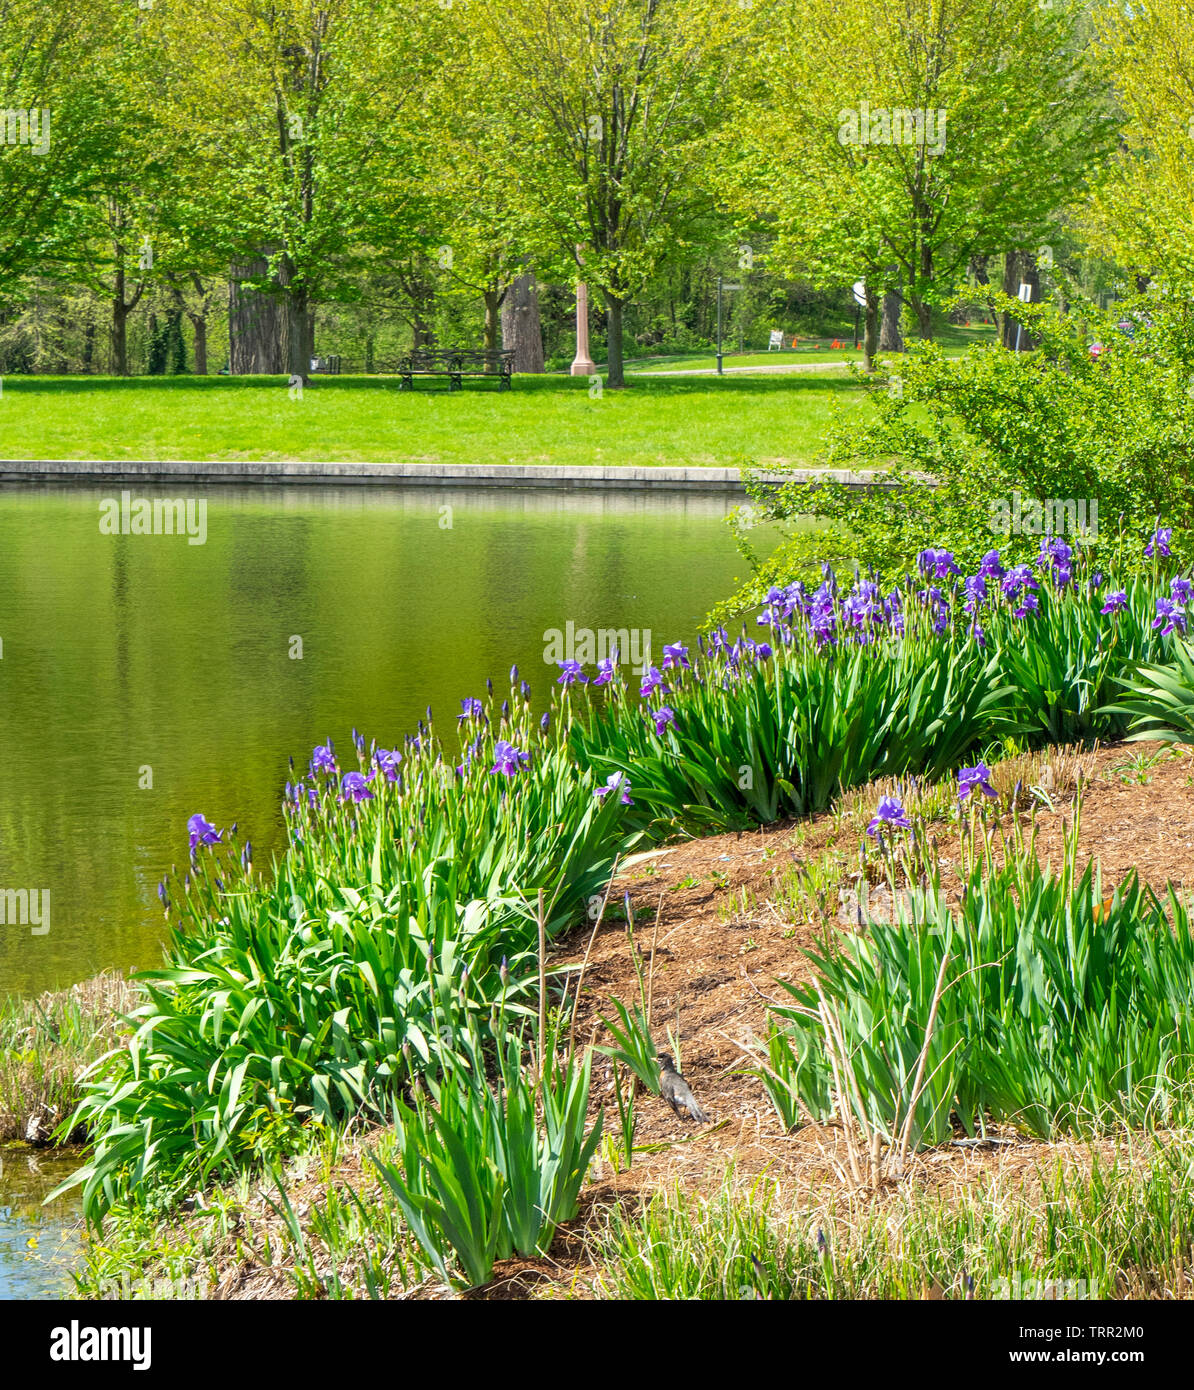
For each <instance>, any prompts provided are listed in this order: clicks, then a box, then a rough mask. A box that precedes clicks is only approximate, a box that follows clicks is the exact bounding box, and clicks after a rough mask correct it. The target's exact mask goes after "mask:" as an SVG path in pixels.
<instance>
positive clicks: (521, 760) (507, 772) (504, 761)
mask: <svg viewBox="0 0 1194 1390" xmlns="http://www.w3.org/2000/svg"><path fill="white" fill-rule="evenodd" d="M530 765H531V755H530V754H529V753H523V752H521V751H520V750H519V749H517V748H515V747H514V745H513V744H511V743H507V742H506V740H505V739H504V738H499V739H498V741H497V743H496V744H495V745H494V749H493V766H492V767H491V768H490V769H489V773H490V776H492V775H493V774H494V773H495V772H500V773H502V774H503V776H506V777H513V776H514V774H515V773H516V772H519V771H520V770H521V769H522V768H524V767H530Z"/></svg>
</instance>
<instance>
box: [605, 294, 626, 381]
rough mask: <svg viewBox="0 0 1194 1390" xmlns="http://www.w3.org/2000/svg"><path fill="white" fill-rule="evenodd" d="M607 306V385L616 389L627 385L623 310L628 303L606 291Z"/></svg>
mask: <svg viewBox="0 0 1194 1390" xmlns="http://www.w3.org/2000/svg"><path fill="white" fill-rule="evenodd" d="M605 305H606V313H605V321H606V327H607V331H608V339H609V341H608V342H607V343H606V347H605V371H606V377H605V384H606V385H607V386H611V387H615V388H616V387H621V386H625V385H626V374H625V371H624V370H623V366H622V310H623V309H624V308H625V307H626V301H625V300H624V299H618V298H616V297H615V296H614V295H612V294H610V293H609V292H608V291H606V295H605Z"/></svg>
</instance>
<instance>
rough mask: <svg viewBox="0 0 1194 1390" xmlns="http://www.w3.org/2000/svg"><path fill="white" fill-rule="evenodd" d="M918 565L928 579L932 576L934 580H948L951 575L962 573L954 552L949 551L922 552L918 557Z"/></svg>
mask: <svg viewBox="0 0 1194 1390" xmlns="http://www.w3.org/2000/svg"><path fill="white" fill-rule="evenodd" d="M916 563H917V565H918V567H919V569H920V572H921V574H923V575H924V576H925V578H926V579H927V578H929V577H930V576H931V577H932V578H934V579H948V578H949V576H950V575H951V574H960V573H961V570H959V569H958V566H957V563H956V562H955V560H954V557H953V553H952V551H949V550H922V551H921V552H920V554H919V555H918V556H917V557H916Z"/></svg>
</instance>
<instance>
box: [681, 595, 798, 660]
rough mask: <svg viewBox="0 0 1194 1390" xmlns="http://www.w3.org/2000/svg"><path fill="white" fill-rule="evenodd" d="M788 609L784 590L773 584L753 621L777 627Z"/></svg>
mask: <svg viewBox="0 0 1194 1390" xmlns="http://www.w3.org/2000/svg"><path fill="white" fill-rule="evenodd" d="M790 611H791V610H790V609H789V608H788V606H787V599H786V595H785V594H784V591H783V590H782V589H778V588H776V586H775V585H774V584H773V585H772V586H771V588H770V589H768V590H767V595H766V597H765V598H764V600H763V611H762V613H760V614H759V616H758V618H756V619H755V621H756V622H757V623H758V624H759V626H761V627H778V626H779V625H780V623H782V622H783V620H784V619H785V618H786V617H787V615H788V613H789V612H790ZM666 651H667V648H666V647H665V648H664V652H665V653H666Z"/></svg>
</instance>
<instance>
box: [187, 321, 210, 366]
mask: <svg viewBox="0 0 1194 1390" xmlns="http://www.w3.org/2000/svg"><path fill="white" fill-rule="evenodd" d="M187 318H189V319H190V321H191V327H192V329H194V332H195V375H196V376H206V375H207V315H206V314H197V313H192V312H191V311H190V310H188V311H187Z"/></svg>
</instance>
